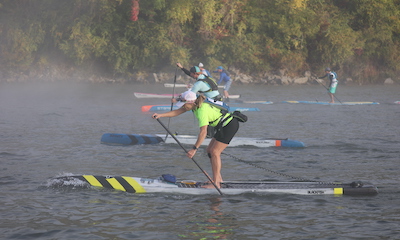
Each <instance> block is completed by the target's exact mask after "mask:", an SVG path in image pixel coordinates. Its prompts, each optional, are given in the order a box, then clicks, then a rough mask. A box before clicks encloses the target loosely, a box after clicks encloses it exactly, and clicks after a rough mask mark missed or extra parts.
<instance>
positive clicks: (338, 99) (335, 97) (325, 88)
mask: <svg viewBox="0 0 400 240" xmlns="http://www.w3.org/2000/svg"><path fill="white" fill-rule="evenodd" d="M317 82H318V83H320V84H321V85H322V86H324V88H325V89H326V90H327V91H328V92H329V88H327V87H326V86H325V85H324V84H322V83H321V82H320V81H318V79H317ZM332 95H333V96H334V97H335V98H336V100H338V101H339V102H340V104H343V103H342V102H341V101H340V100H339V98H337V97H336V95H335V94H333V93H332ZM317 102H318V101H317Z"/></svg>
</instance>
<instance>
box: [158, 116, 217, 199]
mask: <svg viewBox="0 0 400 240" xmlns="http://www.w3.org/2000/svg"><path fill="white" fill-rule="evenodd" d="M157 121H158V122H159V123H160V124H161V126H163V128H164V129H165V130H166V131H167V132H168V133H169V135H171V137H173V138H174V139H175V141H176V143H178V145H179V146H180V147H181V148H182V149H183V150H184V151H185V153H188V151H187V150H186V148H185V147H184V146H183V145H182V144H181V143H180V142H179V140H178V139H177V138H176V137H175V136H174V135H173V134H172V133H171V132H170V131H169V129H168V128H167V127H166V126H165V125H164V123H162V122H161V121H160V119H157ZM190 159H192V161H193V162H194V163H195V164H196V166H197V167H198V168H199V169H200V170H201V171H202V172H203V174H204V175H206V177H207V178H208V180H209V181H210V182H211V183H212V185H214V187H215V189H217V191H218V193H219V194H220V195H223V194H222V192H221V190H220V189H219V187H218V186H217V185H216V184H215V182H214V181H213V180H212V179H211V177H210V175H208V174H207V172H206V171H204V169H203V168H202V167H201V166H200V165H199V164H198V163H197V162H196V161H195V160H194V158H190Z"/></svg>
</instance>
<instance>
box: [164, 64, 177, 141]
mask: <svg viewBox="0 0 400 240" xmlns="http://www.w3.org/2000/svg"><path fill="white" fill-rule="evenodd" d="M177 71H178V68H176V69H175V78H174V87H173V88H172V99H174V97H175V85H176V72H177ZM172 99H171V110H170V111H172V109H173V107H174V103H173V102H172ZM170 122H171V118H169V119H168V128H169V123H170ZM167 137H168V132H167V134H166V135H165V140H167Z"/></svg>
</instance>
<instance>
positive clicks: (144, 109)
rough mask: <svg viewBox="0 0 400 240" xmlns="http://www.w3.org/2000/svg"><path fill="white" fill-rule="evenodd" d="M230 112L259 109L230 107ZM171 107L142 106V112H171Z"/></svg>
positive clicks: (257, 110) (174, 108) (255, 109)
mask: <svg viewBox="0 0 400 240" xmlns="http://www.w3.org/2000/svg"><path fill="white" fill-rule="evenodd" d="M176 109H178V107H177V106H175V105H174V106H173V107H172V110H176ZM229 109H230V111H231V112H233V111H241V112H259V111H260V109H259V108H248V107H229ZM170 110H171V105H169V106H168V105H145V106H142V112H160V111H170Z"/></svg>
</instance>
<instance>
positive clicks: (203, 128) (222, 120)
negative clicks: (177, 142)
mask: <svg viewBox="0 0 400 240" xmlns="http://www.w3.org/2000/svg"><path fill="white" fill-rule="evenodd" d="M205 99H206V98H205V97H204V96H202V95H199V96H198V97H196V94H195V93H194V92H192V91H190V90H189V91H186V92H184V93H182V95H181V97H180V102H178V103H177V104H176V105H177V106H178V107H180V108H179V109H176V110H173V111H170V112H166V113H154V114H153V116H152V117H153V118H154V119H158V118H160V117H176V116H179V115H181V114H182V113H185V112H187V111H193V113H194V115H195V116H196V118H197V119H198V121H199V127H200V133H199V135H198V137H197V141H196V143H195V144H194V146H193V148H192V149H191V150H189V151H188V152H187V154H186V155H187V156H188V157H189V158H193V156H194V155H195V154H196V152H197V150H198V149H199V147H200V145H201V144H202V142H203V141H204V139H205V138H206V135H207V127H208V126H209V125H210V126H213V127H215V128H216V130H217V131H216V134H215V135H214V137H213V138H212V139H211V141H210V144H209V145H208V146H207V154H208V157H209V158H210V160H211V166H212V171H213V182H214V183H215V184H216V185H217V186H218V188H220V187H221V182H222V176H221V167H222V161H221V153H222V151H224V149H225V148H226V147H227V146H228V145H229V143H230V142H231V140H232V138H233V136H235V134H236V132H237V131H238V130H239V121H238V120H237V118H236V117H233V116H232V115H231V114H230V113H222V112H221V110H220V109H219V108H217V107H214V106H212V105H211V104H209V103H207V102H204V100H205ZM205 187H213V186H212V185H210V186H205Z"/></svg>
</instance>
